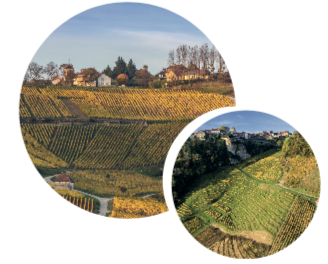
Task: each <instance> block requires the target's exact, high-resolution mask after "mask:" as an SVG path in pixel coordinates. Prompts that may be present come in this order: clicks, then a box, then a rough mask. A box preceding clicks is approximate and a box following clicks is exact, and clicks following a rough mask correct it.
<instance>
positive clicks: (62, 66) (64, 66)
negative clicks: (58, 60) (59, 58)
mask: <svg viewBox="0 0 328 264" xmlns="http://www.w3.org/2000/svg"><path fill="white" fill-rule="evenodd" d="M69 65H70V64H67V63H63V64H61V65H60V66H59V69H58V70H59V75H60V76H61V77H62V78H63V77H64V69H65V68H66V67H67V66H69Z"/></svg>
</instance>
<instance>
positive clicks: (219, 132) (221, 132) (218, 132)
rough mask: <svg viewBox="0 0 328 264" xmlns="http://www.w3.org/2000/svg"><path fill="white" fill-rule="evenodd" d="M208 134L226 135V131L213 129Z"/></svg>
mask: <svg viewBox="0 0 328 264" xmlns="http://www.w3.org/2000/svg"><path fill="white" fill-rule="evenodd" d="M210 133H212V134H215V135H218V134H221V135H228V133H227V131H225V130H223V129H220V128H213V129H212V130H211V132H210Z"/></svg>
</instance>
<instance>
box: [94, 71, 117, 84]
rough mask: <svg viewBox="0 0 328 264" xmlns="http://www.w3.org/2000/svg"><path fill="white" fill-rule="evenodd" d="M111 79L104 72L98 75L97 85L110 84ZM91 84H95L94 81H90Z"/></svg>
mask: <svg viewBox="0 0 328 264" xmlns="http://www.w3.org/2000/svg"><path fill="white" fill-rule="evenodd" d="M111 84H112V79H111V78H110V77H109V76H107V75H106V74H104V73H101V74H100V75H99V77H98V86H111ZM91 86H96V81H93V82H91Z"/></svg>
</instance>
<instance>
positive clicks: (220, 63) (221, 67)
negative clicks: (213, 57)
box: [217, 52, 227, 80]
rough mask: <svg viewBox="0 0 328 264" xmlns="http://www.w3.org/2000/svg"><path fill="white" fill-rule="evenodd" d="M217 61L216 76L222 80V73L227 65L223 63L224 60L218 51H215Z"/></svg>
mask: <svg viewBox="0 0 328 264" xmlns="http://www.w3.org/2000/svg"><path fill="white" fill-rule="evenodd" d="M217 62H218V77H219V78H220V79H221V80H222V79H223V74H224V72H225V70H226V69H227V66H226V64H225V61H224V59H223V57H222V56H221V54H220V52H217Z"/></svg>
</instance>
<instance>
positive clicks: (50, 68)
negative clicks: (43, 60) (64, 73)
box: [44, 61, 59, 80]
mask: <svg viewBox="0 0 328 264" xmlns="http://www.w3.org/2000/svg"><path fill="white" fill-rule="evenodd" d="M44 73H45V74H46V75H47V79H48V80H52V79H53V78H54V77H56V76H57V75H59V69H58V65H57V64H56V63H54V62H52V61H51V62H49V63H48V64H47V65H46V67H45V68H44Z"/></svg>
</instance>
